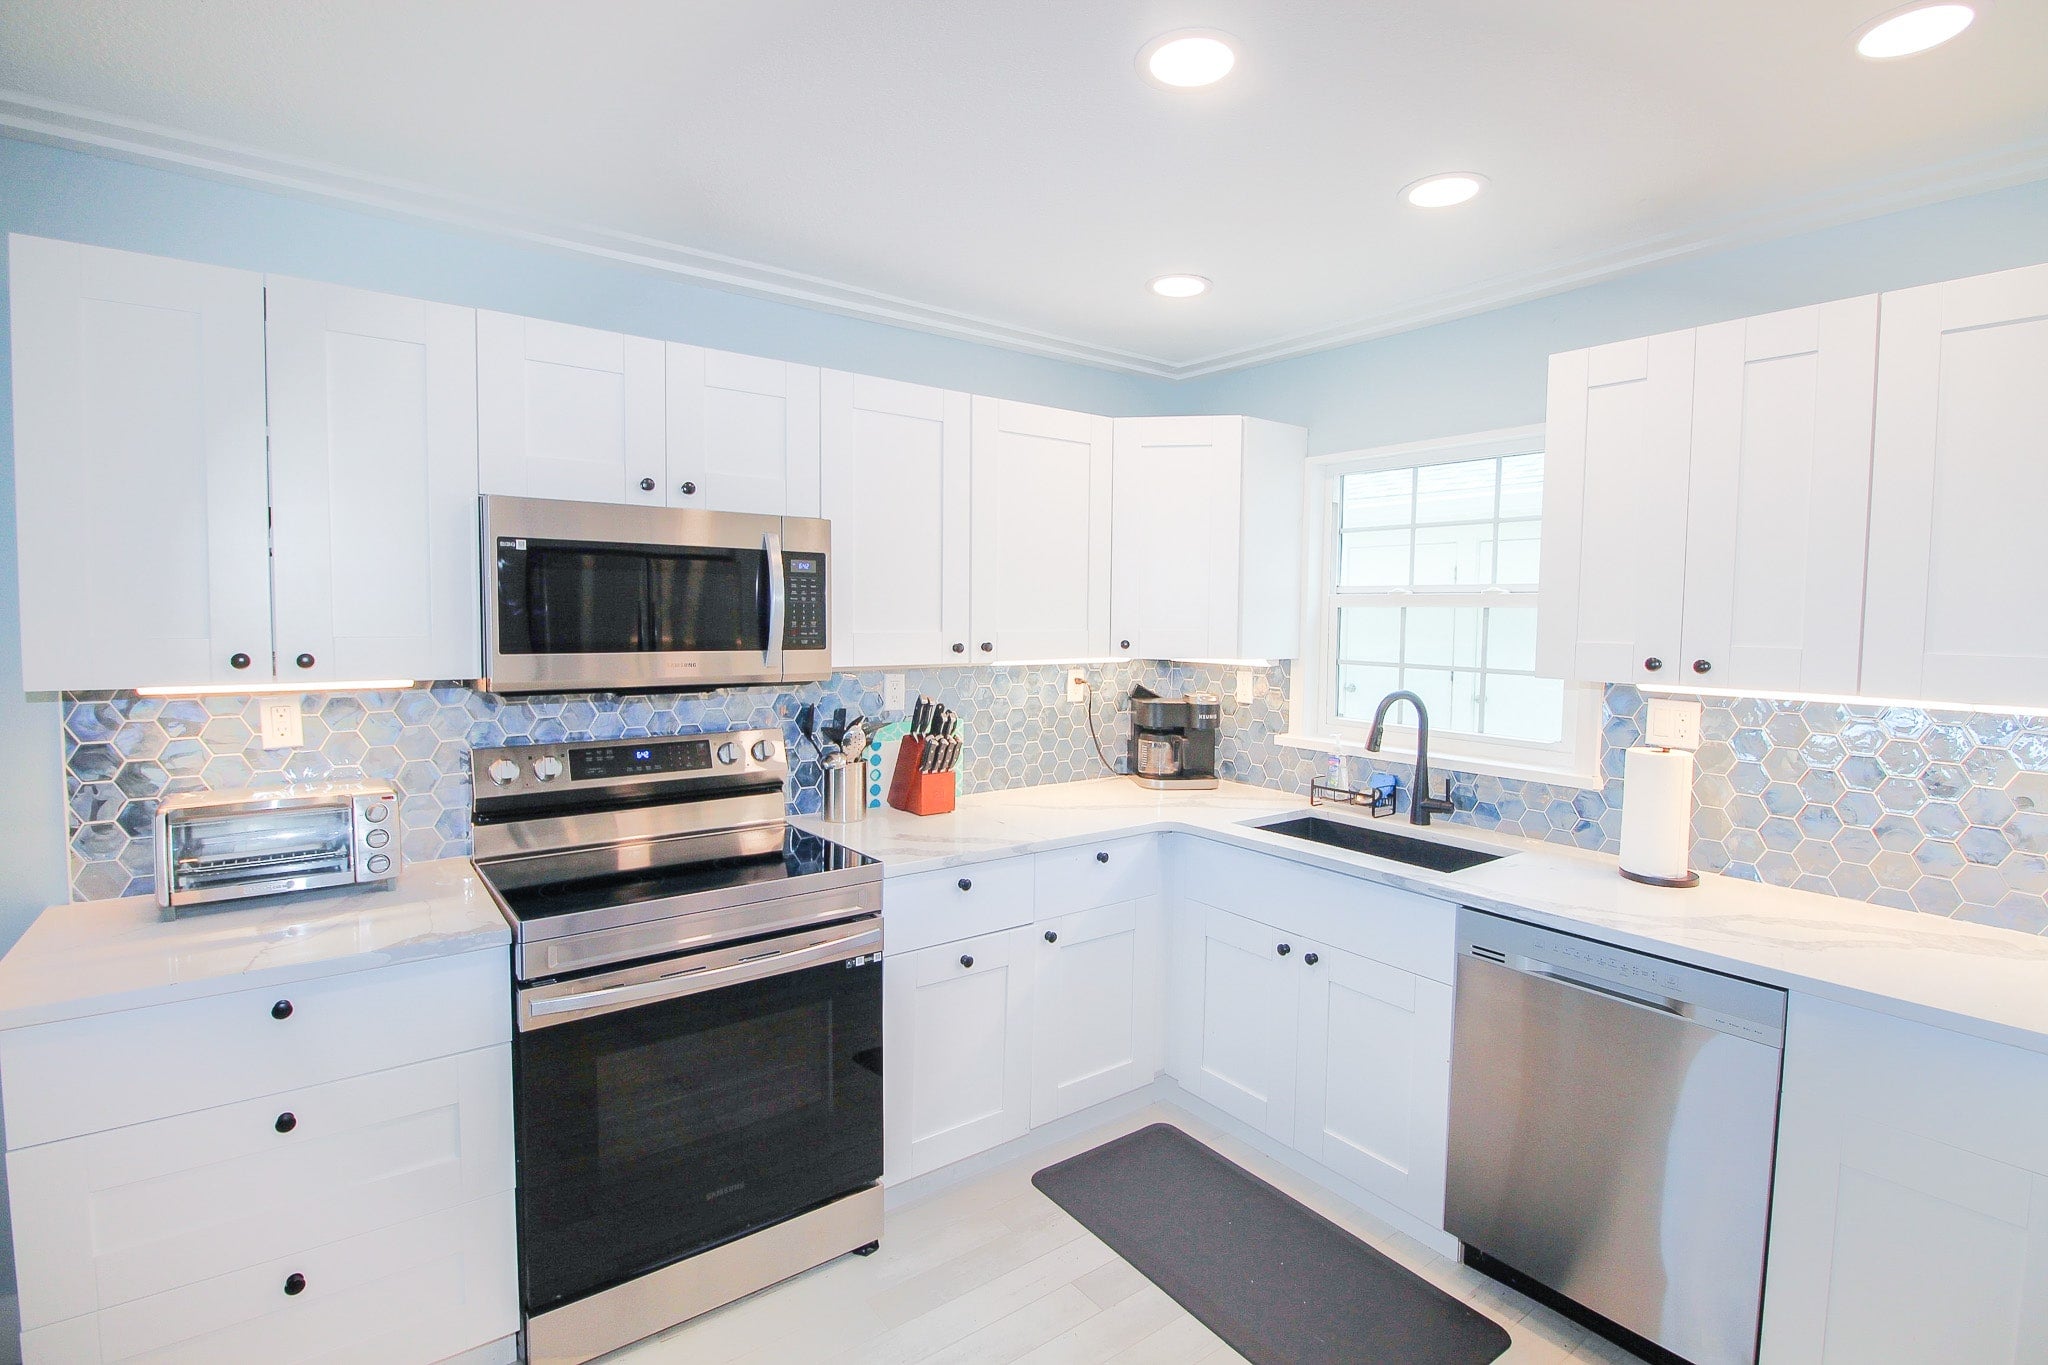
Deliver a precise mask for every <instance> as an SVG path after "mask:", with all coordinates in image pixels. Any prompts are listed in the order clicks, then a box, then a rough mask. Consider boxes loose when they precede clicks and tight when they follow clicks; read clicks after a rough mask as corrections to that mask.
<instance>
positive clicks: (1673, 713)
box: [1643, 697, 1700, 749]
mask: <svg viewBox="0 0 2048 1365" xmlns="http://www.w3.org/2000/svg"><path fill="white" fill-rule="evenodd" d="M1648 704H1649V715H1648V717H1647V718H1646V719H1645V720H1644V722H1643V740H1644V742H1645V743H1648V744H1656V745H1661V746H1662V747H1664V748H1666V749H1697V748H1699V747H1700V704H1699V703H1698V702H1696V701H1684V700H1681V699H1680V698H1677V697H1651V698H1649V699H1648Z"/></svg>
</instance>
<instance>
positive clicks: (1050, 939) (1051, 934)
mask: <svg viewBox="0 0 2048 1365" xmlns="http://www.w3.org/2000/svg"><path fill="white" fill-rule="evenodd" d="M1045 941H1046V942H1047V943H1058V942H1059V941H1060V936H1059V934H1058V932H1057V931H1055V930H1052V929H1048V930H1046V931H1045Z"/></svg>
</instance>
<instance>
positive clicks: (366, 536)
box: [267, 276, 479, 682]
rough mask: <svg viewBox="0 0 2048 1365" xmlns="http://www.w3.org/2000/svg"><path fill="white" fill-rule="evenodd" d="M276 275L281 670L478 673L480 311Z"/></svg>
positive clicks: (274, 419)
mask: <svg viewBox="0 0 2048 1365" xmlns="http://www.w3.org/2000/svg"><path fill="white" fill-rule="evenodd" d="M267 283H268V289H269V313H270V318H269V328H268V345H269V355H270V426H271V431H270V487H271V515H272V518H273V522H274V525H275V528H276V551H275V555H276V558H275V560H274V573H275V575H276V582H275V592H276V623H277V655H278V661H277V671H278V675H279V676H280V677H283V678H287V679H304V680H306V681H309V682H323V681H328V680H332V679H365V678H472V677H475V676H476V675H477V670H478V664H479V655H478V642H477V606H476V603H477V511H476V495H477V461H476V440H477V426H476V314H475V313H474V312H473V311H472V310H470V309H467V308H457V307H454V306H453V305H450V304H443V303H425V302H422V301H420V300H417V299H404V298H395V297H391V296H389V295H384V294H370V293H365V292H363V291H361V290H357V289H344V288H341V287H340V286H338V285H330V284H313V283H309V282H307V281H305V280H291V279H279V278H277V277H275V276H272V277H271V278H270V279H269V281H268V282H267Z"/></svg>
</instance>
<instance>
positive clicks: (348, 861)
mask: <svg viewBox="0 0 2048 1365" xmlns="http://www.w3.org/2000/svg"><path fill="white" fill-rule="evenodd" d="M398 834H399V828H398V793H397V791H396V789H394V788H393V787H392V785H391V784H390V783H388V782H378V781H350V782H309V783H302V784H300V785H298V786H292V787H278V788H272V789H269V790H260V791H259V790H238V791H217V792H186V793H182V794H180V795H176V796H167V797H165V798H164V799H163V800H162V801H161V802H159V803H158V805H157V809H156V901H157V904H158V905H160V906H162V907H163V908H164V909H165V910H166V911H167V912H169V913H172V914H175V913H176V912H177V911H178V909H179V908H180V907H185V906H195V905H206V904H210V903H212V902H215V901H226V900H236V899H240V898H241V897H244V896H274V895H279V894H281V893H283V892H288V891H314V890H318V889H319V888H321V887H330V886H349V885H354V884H356V883H374V882H388V881H390V880H391V879H392V878H394V877H396V876H397V875H398V872H399V868H400V867H401V866H402V863H403V859H402V856H401V854H400V852H399V847H398V846H399V837H398Z"/></svg>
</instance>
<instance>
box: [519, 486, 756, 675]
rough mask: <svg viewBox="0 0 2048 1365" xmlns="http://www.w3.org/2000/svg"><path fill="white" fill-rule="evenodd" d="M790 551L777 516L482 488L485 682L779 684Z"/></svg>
mask: <svg viewBox="0 0 2048 1365" xmlns="http://www.w3.org/2000/svg"><path fill="white" fill-rule="evenodd" d="M788 559H789V556H788V555H786V554H785V552H784V550H783V546H782V519H781V518H780V517H759V516H742V515H738V514H733V513H724V512H700V511H690V510H681V509H674V508H662V507H626V506H614V505H610V504H606V503H593V502H557V501H549V500H543V499H535V498H507V497H486V498H484V499H483V582H484V637H485V660H484V665H485V670H486V676H485V678H484V680H483V681H484V685H485V687H486V688H488V689H489V690H491V691H494V692H537V691H546V692H563V691H628V690H634V689H647V688H662V687H712V686H726V685H730V684H735V683H761V682H780V681H782V679H783V645H784V634H785V631H784V618H785V613H786V608H787V605H788V601H787V581H788Z"/></svg>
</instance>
